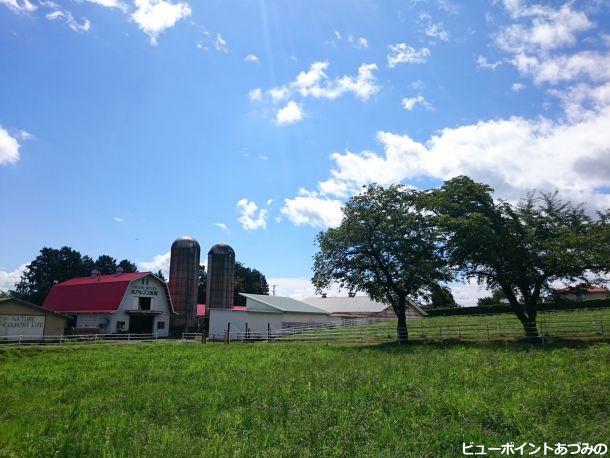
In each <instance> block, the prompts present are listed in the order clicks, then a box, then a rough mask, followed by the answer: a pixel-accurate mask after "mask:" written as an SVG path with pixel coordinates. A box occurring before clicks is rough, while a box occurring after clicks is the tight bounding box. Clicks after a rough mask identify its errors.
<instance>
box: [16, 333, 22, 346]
mask: <svg viewBox="0 0 610 458" xmlns="http://www.w3.org/2000/svg"><path fill="white" fill-rule="evenodd" d="M17 345H21V335H19V342H18V343H17Z"/></svg>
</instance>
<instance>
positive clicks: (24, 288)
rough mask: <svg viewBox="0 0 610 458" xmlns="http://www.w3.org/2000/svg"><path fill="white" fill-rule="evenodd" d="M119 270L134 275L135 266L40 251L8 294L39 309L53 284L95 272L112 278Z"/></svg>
mask: <svg viewBox="0 0 610 458" xmlns="http://www.w3.org/2000/svg"><path fill="white" fill-rule="evenodd" d="M118 267H121V268H122V269H123V272H136V271H137V267H136V265H135V264H134V263H133V262H131V261H128V260H127V259H123V260H122V261H119V262H117V261H116V259H114V258H113V257H111V256H108V255H101V256H99V257H98V258H97V259H96V260H94V259H93V258H91V257H89V256H87V255H85V256H83V255H81V254H80V253H79V252H78V251H76V250H73V249H72V248H70V247H67V246H64V247H61V248H59V249H56V248H49V247H44V248H42V249H41V250H40V254H39V255H38V256H37V257H36V259H34V260H33V261H32V262H31V263H30V264H28V265H27V267H26V269H25V271H24V272H23V274H22V275H21V279H20V280H19V283H17V284H16V285H15V290H14V291H11V292H10V294H11V295H12V296H14V297H17V298H19V299H23V300H26V301H28V302H32V303H33V304H37V305H42V303H43V302H44V300H45V298H46V297H47V294H49V291H51V288H52V287H53V285H54V284H56V283H60V282H62V281H66V280H69V279H70V278H74V277H86V276H88V275H91V271H93V270H97V271H98V272H99V273H100V274H102V275H108V274H113V273H115V272H116V271H117V268H118Z"/></svg>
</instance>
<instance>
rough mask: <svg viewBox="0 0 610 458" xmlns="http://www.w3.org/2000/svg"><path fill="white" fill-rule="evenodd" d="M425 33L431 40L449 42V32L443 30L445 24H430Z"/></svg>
mask: <svg viewBox="0 0 610 458" xmlns="http://www.w3.org/2000/svg"><path fill="white" fill-rule="evenodd" d="M424 33H425V34H426V36H428V37H430V38H438V39H439V40H441V41H449V32H447V31H446V30H445V29H444V28H443V24H442V23H440V22H438V23H432V22H430V23H428V25H427V26H426V29H425V30H424Z"/></svg>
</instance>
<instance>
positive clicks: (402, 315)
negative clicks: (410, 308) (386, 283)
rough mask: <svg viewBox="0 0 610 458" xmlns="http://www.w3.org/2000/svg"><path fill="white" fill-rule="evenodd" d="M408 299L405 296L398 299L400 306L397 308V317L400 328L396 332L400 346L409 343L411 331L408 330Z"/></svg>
mask: <svg viewBox="0 0 610 458" xmlns="http://www.w3.org/2000/svg"><path fill="white" fill-rule="evenodd" d="M405 304H406V299H405V298H404V297H403V296H399V297H398V304H397V306H396V317H397V318H398V326H397V328H396V332H397V335H398V344H399V345H400V344H403V343H407V342H408V341H409V331H408V329H407V313H406V310H405V309H406V306H405Z"/></svg>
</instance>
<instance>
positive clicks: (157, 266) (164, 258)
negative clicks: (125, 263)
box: [138, 251, 171, 278]
mask: <svg viewBox="0 0 610 458" xmlns="http://www.w3.org/2000/svg"><path fill="white" fill-rule="evenodd" d="M170 259H171V251H168V252H167V253H163V254H157V255H155V256H154V257H153V259H152V261H142V262H139V263H138V267H139V270H140V271H145V272H158V271H159V270H160V271H161V272H163V275H164V276H165V278H168V277H169V264H170Z"/></svg>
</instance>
